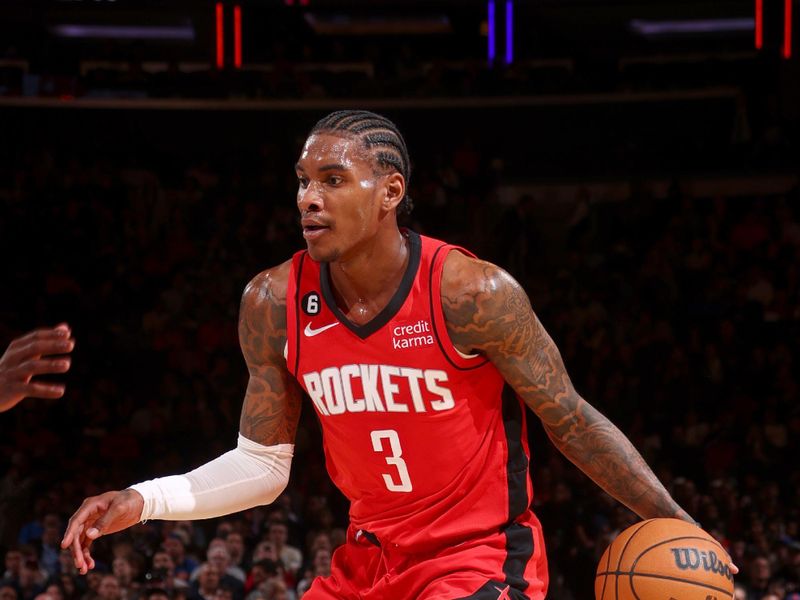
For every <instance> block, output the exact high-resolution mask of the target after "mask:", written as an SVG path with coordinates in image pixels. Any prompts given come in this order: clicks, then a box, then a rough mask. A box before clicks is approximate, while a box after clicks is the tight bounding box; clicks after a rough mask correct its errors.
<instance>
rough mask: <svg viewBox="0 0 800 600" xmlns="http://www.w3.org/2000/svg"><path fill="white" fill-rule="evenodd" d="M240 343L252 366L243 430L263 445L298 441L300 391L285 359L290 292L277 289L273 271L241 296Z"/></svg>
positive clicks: (242, 421) (259, 279)
mask: <svg viewBox="0 0 800 600" xmlns="http://www.w3.org/2000/svg"><path fill="white" fill-rule="evenodd" d="M239 343H240V345H241V348H242V354H243V355H244V357H245V361H246V362H247V367H248V370H249V371H250V380H249V382H248V384H247V392H246V395H245V401H244V406H243V407H242V415H241V419H240V422H239V430H240V432H241V433H242V435H244V436H245V437H246V438H248V439H251V440H254V441H257V442H258V443H260V444H264V445H271V444H280V443H293V442H294V436H295V432H296V431H297V422H298V420H299V418H300V409H301V395H300V391H299V389H298V385H297V382H295V381H294V379H293V378H292V376H291V375H290V374H289V372H288V370H287V369H286V368H285V365H284V364H283V346H284V345H285V343H286V300H285V295H284V297H283V298H281V297H280V295H279V294H276V293H275V282H274V281H273V280H272V278H271V276H270V274H269V273H262V274H261V275H259V276H258V277H256V278H255V279H254V280H253V281H252V282H250V284H249V285H248V287H247V289H246V290H245V292H244V295H243V296H242V304H241V309H240V314H239Z"/></svg>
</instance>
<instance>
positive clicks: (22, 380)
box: [0, 323, 75, 412]
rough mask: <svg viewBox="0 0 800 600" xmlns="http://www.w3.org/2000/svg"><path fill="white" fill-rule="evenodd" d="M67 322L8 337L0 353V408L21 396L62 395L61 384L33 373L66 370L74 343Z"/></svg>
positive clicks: (14, 401)
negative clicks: (9, 338)
mask: <svg viewBox="0 0 800 600" xmlns="http://www.w3.org/2000/svg"><path fill="white" fill-rule="evenodd" d="M71 335H72V332H71V331H70V328H69V325H67V324H66V323H62V324H61V325H57V326H56V327H49V328H46V329H35V330H34V331H30V332H28V333H27V334H25V335H23V336H20V337H18V338H16V339H14V340H12V341H11V343H10V344H9V345H8V348H7V349H6V351H5V353H4V354H3V356H2V357H0V412H2V411H5V410H8V409H10V408H12V407H14V406H16V405H17V404H19V403H20V402H21V401H22V400H23V399H24V398H48V399H56V398H61V396H63V395H64V389H65V388H64V384H61V383H45V382H43V381H36V380H33V377H34V376H36V375H49V374H52V373H66V372H67V371H69V367H70V359H69V357H68V356H58V357H55V358H53V355H57V354H61V355H64V354H69V353H70V352H72V349H73V348H74V347H75V340H73V339H72V338H71Z"/></svg>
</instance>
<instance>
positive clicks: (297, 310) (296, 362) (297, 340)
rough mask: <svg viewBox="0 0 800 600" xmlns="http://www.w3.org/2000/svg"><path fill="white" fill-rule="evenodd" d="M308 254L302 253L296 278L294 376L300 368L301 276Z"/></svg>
mask: <svg viewBox="0 0 800 600" xmlns="http://www.w3.org/2000/svg"><path fill="white" fill-rule="evenodd" d="M306 255H308V252H303V253H302V254H301V255H300V264H299V265H297V279H296V280H295V290H294V303H295V304H294V325H295V333H294V376H295V377H297V371H298V370H299V369H300V340H301V339H302V336H301V335H300V310H301V309H302V307H301V306H300V302H301V296H300V292H301V289H300V288H301V285H300V282H301V277H302V275H303V265H304V264H305V262H306Z"/></svg>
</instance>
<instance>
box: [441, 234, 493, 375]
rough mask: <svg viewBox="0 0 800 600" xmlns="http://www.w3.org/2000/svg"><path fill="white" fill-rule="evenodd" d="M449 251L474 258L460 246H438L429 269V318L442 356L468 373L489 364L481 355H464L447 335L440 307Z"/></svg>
mask: <svg viewBox="0 0 800 600" xmlns="http://www.w3.org/2000/svg"><path fill="white" fill-rule="evenodd" d="M451 250H456V251H458V252H462V253H463V254H465V255H467V256H472V257H474V256H475V255H474V254H472V253H471V252H469V251H468V250H465V249H464V248H461V247H460V246H452V245H450V244H442V245H441V246H439V247H438V248H437V249H436V251H435V252H434V254H433V257H432V258H431V268H430V277H429V281H430V288H429V289H430V304H431V318H432V321H433V333H434V337H435V338H436V342H437V343H438V344H439V349H440V350H441V351H442V354H444V356H445V358H446V359H447V361H448V362H449V363H450V364H451V365H453V367H455V368H456V369H459V370H460V371H470V370H472V369H478V368H480V367H482V366H484V365H485V364H487V363H488V362H489V359H488V358H486V357H484V356H483V355H481V354H466V353H464V352H461V351H460V350H459V349H458V348H456V346H455V344H454V343H453V340H451V339H450V335H449V334H448V333H447V323H446V320H445V316H444V307H443V306H442V286H441V283H442V271H443V268H444V261H445V259H446V258H447V255H448V254H449V253H450V251H451Z"/></svg>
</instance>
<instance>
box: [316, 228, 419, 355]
mask: <svg viewBox="0 0 800 600" xmlns="http://www.w3.org/2000/svg"><path fill="white" fill-rule="evenodd" d="M405 231H406V234H407V236H408V249H409V257H408V265H407V266H406V272H405V273H403V279H401V280H400V286H399V287H398V288H397V291H396V292H395V293H394V296H392V298H391V300H389V304H387V305H386V306H385V307H384V308H383V310H382V311H381V312H379V313H378V314H377V315H376V316H375V318H373V319H372V320H371V321H369V322H367V323H364V324H363V325H356V324H355V323H353V322H352V321H351V320H350V319H348V318H347V316H346V315H345V314H344V313H343V312H342V311H341V310H340V309H339V307H338V306H337V305H336V298H334V296H333V289H332V288H331V278H330V270H329V266H328V263H326V262H324V263H322V264H320V269H319V286H320V289H321V290H322V297H323V299H324V300H325V304H327V305H328V308H330V309H331V312H332V313H333V314H334V315H336V318H337V319H339V321H340V322H341V323H342V324H343V325H344V326H345V327H347V328H348V329H349V330H350V331H352V332H353V333H355V334H356V335H357V336H358V337H360V338H361V339H362V340H364V339H366V338H368V337H369V336H371V335H372V334H373V333H375V332H376V331H378V330H379V329H380V328H381V327H383V326H384V325H386V324H387V323H388V322H389V321H391V320H392V318H393V317H394V316H395V315H396V314H397V311H399V310H400V307H402V306H403V303H404V302H405V301H406V298H408V294H409V292H411V288H412V287H413V285H414V279H416V277H417V271H418V270H419V263H420V259H421V258H422V241H421V240H420V238H419V234H417V233H416V232H414V231H411V230H410V229H407V230H405Z"/></svg>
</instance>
